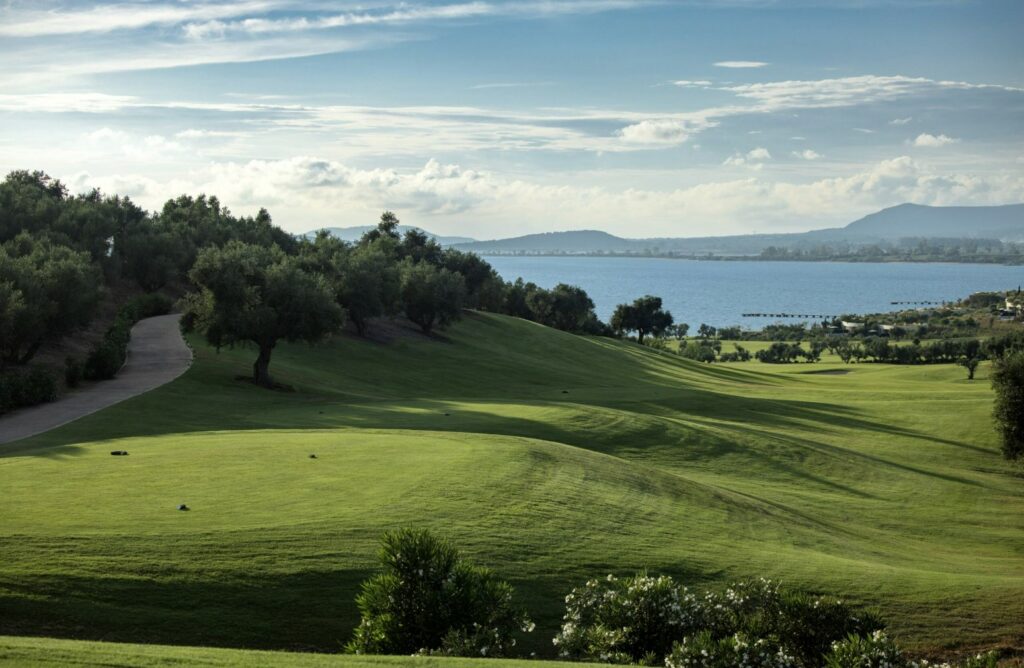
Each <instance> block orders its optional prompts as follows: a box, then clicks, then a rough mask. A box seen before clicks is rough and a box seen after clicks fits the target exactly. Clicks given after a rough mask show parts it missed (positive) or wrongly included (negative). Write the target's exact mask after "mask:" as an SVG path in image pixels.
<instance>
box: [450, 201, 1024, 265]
mask: <svg viewBox="0 0 1024 668" xmlns="http://www.w3.org/2000/svg"><path fill="white" fill-rule="evenodd" d="M908 237H932V238H937V237H943V238H953V237H955V238H964V237H970V238H984V239H1001V240H1003V241H1022V240H1024V204H1010V205H1007V206H955V207H933V206H921V205H917V204H901V205H899V206H894V207H890V208H888V209H882V210H881V211H878V212H876V213H873V214H870V215H868V216H865V217H863V218H861V219H860V220H856V221H854V222H852V223H850V224H849V225H847V226H846V227H836V228H826V229H821V230H812V231H810V232H797V233H789V234H738V235H732V236H721V237H678V238H672V237H665V238H651V239H626V238H623V237H617V236H614V235H611V234H608V233H607V232H600V231H597V230H577V231H570V232H547V233H544V234H528V235H525V236H521V237H514V238H510V239H495V240H492V241H474V242H471V243H458V244H456V245H457V247H458V248H460V249H462V250H468V251H473V252H476V253H541V254H543V253H556V254H557V253H569V254H572V253H653V254H663V253H677V254H685V255H705V254H709V253H710V254H714V255H756V254H758V253H760V252H761V251H762V250H764V249H765V248H767V247H769V246H776V247H806V246H813V245H816V244H827V243H835V242H847V243H850V244H854V245H858V244H870V243H878V242H881V241H898V240H900V239H905V238H908Z"/></svg>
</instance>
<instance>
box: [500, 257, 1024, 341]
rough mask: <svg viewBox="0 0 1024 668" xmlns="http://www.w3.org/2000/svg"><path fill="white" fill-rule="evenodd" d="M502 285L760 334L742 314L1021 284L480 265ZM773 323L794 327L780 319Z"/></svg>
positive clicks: (826, 309) (956, 275) (785, 271)
mask: <svg viewBox="0 0 1024 668" xmlns="http://www.w3.org/2000/svg"><path fill="white" fill-rule="evenodd" d="M485 259H486V260H487V261H488V262H490V263H491V265H492V266H493V267H494V268H495V269H496V270H497V271H498V273H499V274H501V276H502V277H503V278H505V279H507V280H515V279H516V278H517V277H519V276H522V277H523V279H524V280H526V281H533V282H534V283H536V284H537V285H540V286H542V287H547V288H550V287H552V286H554V285H555V284H556V283H569V284H573V285H579V286H580V287H582V288H583V289H584V290H586V291H587V293H588V294H589V295H590V298H591V299H593V300H594V304H595V306H596V309H597V314H598V316H599V317H600V318H601V319H602V320H604V321H606V322H607V320H608V318H609V317H610V316H611V313H612V311H613V310H614V309H615V305H616V304H621V303H623V302H627V301H632V300H633V299H635V298H637V297H639V296H641V295H645V294H652V295H657V296H659V297H661V298H662V300H663V302H664V303H665V306H666V307H667V308H668V309H669V310H670V311H672V314H673V315H674V316H675V319H676V322H687V323H690V327H691V329H696V327H697V326H698V325H699V324H700V323H702V322H705V323H707V324H709V325H714V326H716V327H722V326H728V325H742V326H744V327H760V326H763V325H765V324H768V323H771V322H775V321H776V320H775V319H773V318H744V317H742V316H741V314H743V313H765V312H768V313H812V314H818V313H821V314H830V315H839V314H842V313H879V312H882V311H892V310H896V309H897V307H894V306H891V305H890V304H889V302H892V301H946V300H954V299H959V298H961V297H966V296H967V295H969V294H971V293H972V292H979V291H982V290H1006V289H1009V288H1016V287H1017V286H1018V285H1020V284H1022V283H1024V267H1004V266H1000V265H978V264H937V263H936V264H912V263H884V264H867V263H842V262H715V261H696V260H666V259H655V258H621V257H616V258H598V257H515V256H492V257H487V258H485ZM781 322H791V323H795V322H799V320H796V319H786V320H783V321H781Z"/></svg>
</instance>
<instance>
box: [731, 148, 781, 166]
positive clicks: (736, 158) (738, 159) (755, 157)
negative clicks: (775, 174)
mask: <svg viewBox="0 0 1024 668" xmlns="http://www.w3.org/2000/svg"><path fill="white" fill-rule="evenodd" d="M771 159H772V154H771V153H769V152H768V149H766V148H764V147H763V146H758V147H757V148H755V149H751V150H749V151H747V152H746V153H734V154H733V155H731V156H729V157H728V158H726V159H725V162H723V163H722V164H723V165H725V166H726V167H749V168H750V169H754V170H759V169H761V168H762V167H764V164H763V163H764V161H765V160H771Z"/></svg>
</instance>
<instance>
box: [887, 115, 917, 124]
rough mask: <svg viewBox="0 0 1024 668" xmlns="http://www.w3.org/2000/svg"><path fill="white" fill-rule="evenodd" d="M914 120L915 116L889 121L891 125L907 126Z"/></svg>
mask: <svg viewBox="0 0 1024 668" xmlns="http://www.w3.org/2000/svg"><path fill="white" fill-rule="evenodd" d="M912 120H914V117H913V116H907V117H906V118H894V119H892V120H891V121H889V125H906V124H907V123H909V122H910V121H912Z"/></svg>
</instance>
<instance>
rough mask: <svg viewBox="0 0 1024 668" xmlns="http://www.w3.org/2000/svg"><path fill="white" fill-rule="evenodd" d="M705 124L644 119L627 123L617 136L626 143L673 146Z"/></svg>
mask: <svg viewBox="0 0 1024 668" xmlns="http://www.w3.org/2000/svg"><path fill="white" fill-rule="evenodd" d="M705 127H707V124H706V123H705V124H696V123H687V122H686V121H674V120H646V121H641V122H639V123H634V124H633V125H627V126H626V127H624V128H622V129H621V130H619V136H620V137H622V140H623V141H624V142H626V143H627V144H641V145H656V146H665V145H668V146H673V145H675V144H682V143H683V142H685V141H686V140H687V139H689V138H690V136H691V135H693V134H694V133H695V132H699V131H700V130H703V129H704V128H705Z"/></svg>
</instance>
